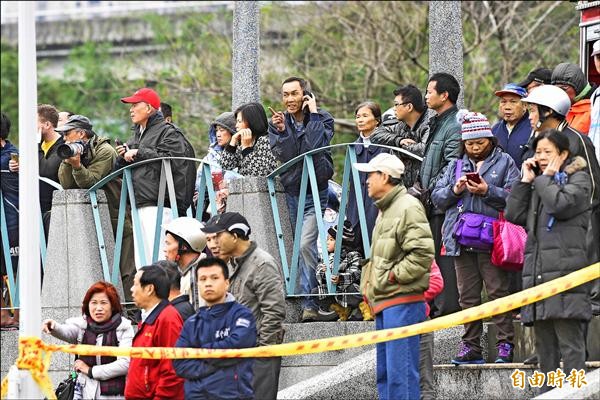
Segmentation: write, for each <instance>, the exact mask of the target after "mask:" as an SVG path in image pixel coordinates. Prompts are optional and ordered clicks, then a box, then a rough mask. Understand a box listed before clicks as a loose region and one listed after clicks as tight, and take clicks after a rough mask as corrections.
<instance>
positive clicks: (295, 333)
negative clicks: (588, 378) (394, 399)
mask: <svg viewBox="0 0 600 400" xmlns="http://www.w3.org/2000/svg"><path fill="white" fill-rule="evenodd" d="M284 326H285V330H286V334H285V338H284V342H285V343H292V342H300V341H304V340H313V339H321V338H329V337H334V336H343V335H350V334H355V333H361V332H368V331H372V330H375V323H374V322H373V321H368V322H354V321H347V322H310V323H292V324H285V325H284ZM514 328H515V349H514V362H515V363H521V362H522V361H523V360H525V359H526V358H527V357H529V356H530V355H532V354H533V353H534V352H535V343H534V338H533V330H532V329H530V328H527V327H524V326H522V325H521V324H520V323H519V322H516V321H515V322H514ZM589 329H590V334H589V335H588V352H589V355H590V356H589V357H588V360H592V361H600V335H598V334H597V333H598V332H600V317H594V319H592V321H591V322H590V327H589ZM463 332H464V328H463V327H462V326H454V327H451V328H447V329H443V330H440V331H437V332H435V333H434V355H433V363H434V365H444V364H448V363H449V362H450V360H451V359H452V358H453V357H454V356H455V355H456V353H457V351H458V346H459V343H460V341H461V337H462V334H463ZM488 336H490V337H492V338H494V339H492V340H488ZM495 337H496V327H495V325H494V324H492V323H490V322H484V324H483V335H482V337H481V345H482V348H483V358H484V360H486V362H488V363H493V362H494V361H495V358H496V340H495ZM373 348H374V346H372V345H371V346H363V347H357V348H350V349H346V350H335V351H330V352H324V353H317V354H307V355H300V356H291V357H284V358H283V361H282V368H281V374H280V377H279V388H280V390H281V389H285V388H287V387H289V386H292V385H294V384H296V383H298V382H302V381H304V380H306V379H309V378H311V377H313V376H316V375H319V374H322V373H324V372H326V371H328V370H329V369H330V368H332V367H334V366H337V365H339V364H342V363H343V362H345V361H347V360H349V359H351V358H353V357H356V356H358V355H360V354H362V353H364V352H368V351H369V350H371V349H373Z"/></svg>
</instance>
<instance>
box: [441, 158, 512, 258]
mask: <svg viewBox="0 0 600 400" xmlns="http://www.w3.org/2000/svg"><path fill="white" fill-rule="evenodd" d="M462 160H463V165H462V170H461V172H460V174H459V175H460V176H463V175H465V174H466V173H467V172H473V171H475V170H476V169H475V166H474V165H473V163H472V162H471V160H469V157H468V156H467V155H466V154H465V155H463V157H462ZM457 161H458V160H452V161H450V164H448V168H447V169H446V172H445V174H444V176H443V178H442V179H440V180H439V181H437V184H436V186H435V190H434V191H433V192H432V193H431V201H432V202H433V204H434V205H435V206H436V207H437V208H439V209H440V210H442V211H445V212H446V217H445V219H444V224H443V225H442V241H443V243H444V246H446V255H448V256H459V255H460V245H459V244H458V243H457V242H456V239H455V238H454V236H453V235H452V234H453V233H454V227H455V225H456V222H457V221H458V217H459V212H458V207H457V204H458V200H459V199H460V198H461V197H462V199H463V207H464V211H465V212H466V211H469V212H474V213H477V214H483V215H487V216H489V217H494V218H498V213H499V212H500V211H503V210H504V208H505V207H506V198H507V197H508V194H509V193H510V188H511V187H512V185H513V183H514V182H516V181H518V180H519V177H520V174H519V170H518V169H517V167H516V166H515V163H514V161H513V159H512V158H511V157H510V156H509V155H508V154H506V153H504V152H503V151H502V149H500V148H498V147H496V148H495V149H494V150H493V151H492V152H491V153H490V155H489V156H488V157H487V158H486V159H485V161H484V162H483V165H482V166H481V168H480V169H479V175H481V177H482V178H483V179H484V180H485V182H486V183H487V184H488V192H487V193H486V194H485V196H479V195H473V194H471V193H470V192H469V191H468V190H467V189H465V190H464V191H463V192H462V193H461V194H460V196H457V195H455V194H454V192H453V191H452V187H453V186H454V184H455V183H456V163H457Z"/></svg>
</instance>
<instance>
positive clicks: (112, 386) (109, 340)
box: [79, 314, 125, 395]
mask: <svg viewBox="0 0 600 400" xmlns="http://www.w3.org/2000/svg"><path fill="white" fill-rule="evenodd" d="M86 320H87V328H86V329H85V331H84V333H83V339H82V340H81V343H82V344H89V345H92V346H95V345H96V340H97V338H98V335H100V334H102V346H118V345H119V340H118V339H117V328H118V327H119V325H121V315H120V314H115V315H113V316H112V318H111V319H109V320H108V321H106V322H103V323H101V324H99V323H97V322H95V321H94V320H93V319H91V318H89V317H86ZM79 359H80V360H81V361H83V362H84V363H86V364H87V365H89V366H90V368H91V367H92V366H94V365H98V364H97V363H96V356H81V357H79ZM116 360H117V358H116V357H108V356H102V357H100V365H105V364H109V363H111V362H114V361H116ZM99 382H100V394H102V395H123V394H124V393H125V376H117V377H115V378H111V379H107V380H105V381H99Z"/></svg>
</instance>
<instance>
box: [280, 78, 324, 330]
mask: <svg viewBox="0 0 600 400" xmlns="http://www.w3.org/2000/svg"><path fill="white" fill-rule="evenodd" d="M309 90H310V87H309V84H308V82H307V81H306V80H304V79H302V78H298V77H289V78H287V79H286V80H284V81H283V84H282V85H281V95H282V100H283V105H284V106H285V108H286V111H285V112H280V111H275V110H273V109H272V108H269V110H270V111H271V114H272V117H271V121H270V122H269V141H270V142H271V150H272V151H273V154H274V155H275V158H276V159H277V160H278V161H280V162H281V163H286V162H288V161H289V160H291V159H293V158H294V157H297V156H299V155H301V154H304V153H306V152H308V151H311V150H315V149H318V148H321V147H325V146H329V144H330V142H331V138H332V137H333V117H332V116H331V114H329V113H328V112H327V111H325V110H322V109H317V101H316V97H315V95H314V94H312V93H311V92H310V91H309ZM313 162H314V167H315V173H316V177H317V186H318V193H312V192H311V190H310V188H309V189H308V190H307V194H306V203H305V205H304V210H300V212H302V213H303V218H302V221H301V223H302V238H301V241H300V258H299V261H298V269H299V271H300V290H301V293H304V294H306V293H311V292H312V289H313V288H315V287H316V286H317V280H316V276H315V268H316V266H317V237H318V235H319V231H318V229H317V218H316V214H315V213H316V211H315V205H314V200H313V196H317V195H318V196H319V200H320V202H321V210H319V212H321V213H322V212H323V210H324V209H325V206H326V204H327V193H328V185H329V179H330V178H331V177H332V176H333V159H332V158H331V152H330V151H329V150H325V151H322V152H319V153H315V154H313ZM303 165H304V163H303V162H302V161H300V162H297V163H296V164H295V165H294V166H292V167H291V168H290V169H288V170H287V171H285V172H284V173H282V174H281V183H282V184H283V187H284V189H285V193H286V201H287V205H288V209H289V213H290V219H291V223H292V229H294V228H295V226H296V219H297V215H298V212H299V210H298V200H299V197H300V182H301V180H302V168H303ZM302 309H303V311H302V321H303V322H307V321H313V320H314V318H315V317H316V316H317V307H316V305H315V303H314V300H312V299H311V298H310V297H305V298H304V299H303V301H302Z"/></svg>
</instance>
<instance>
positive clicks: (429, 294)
mask: <svg viewBox="0 0 600 400" xmlns="http://www.w3.org/2000/svg"><path fill="white" fill-rule="evenodd" d="M442 290H444V279H443V278H442V273H441V272H440V267H438V265H437V263H436V262H435V259H434V260H433V262H432V263H431V271H429V288H428V289H427V290H426V291H425V293H424V295H425V315H426V316H428V317H429V311H430V307H429V302H430V301H431V300H433V299H435V298H436V297H437V296H438V295H439V294H440V293H442Z"/></svg>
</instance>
